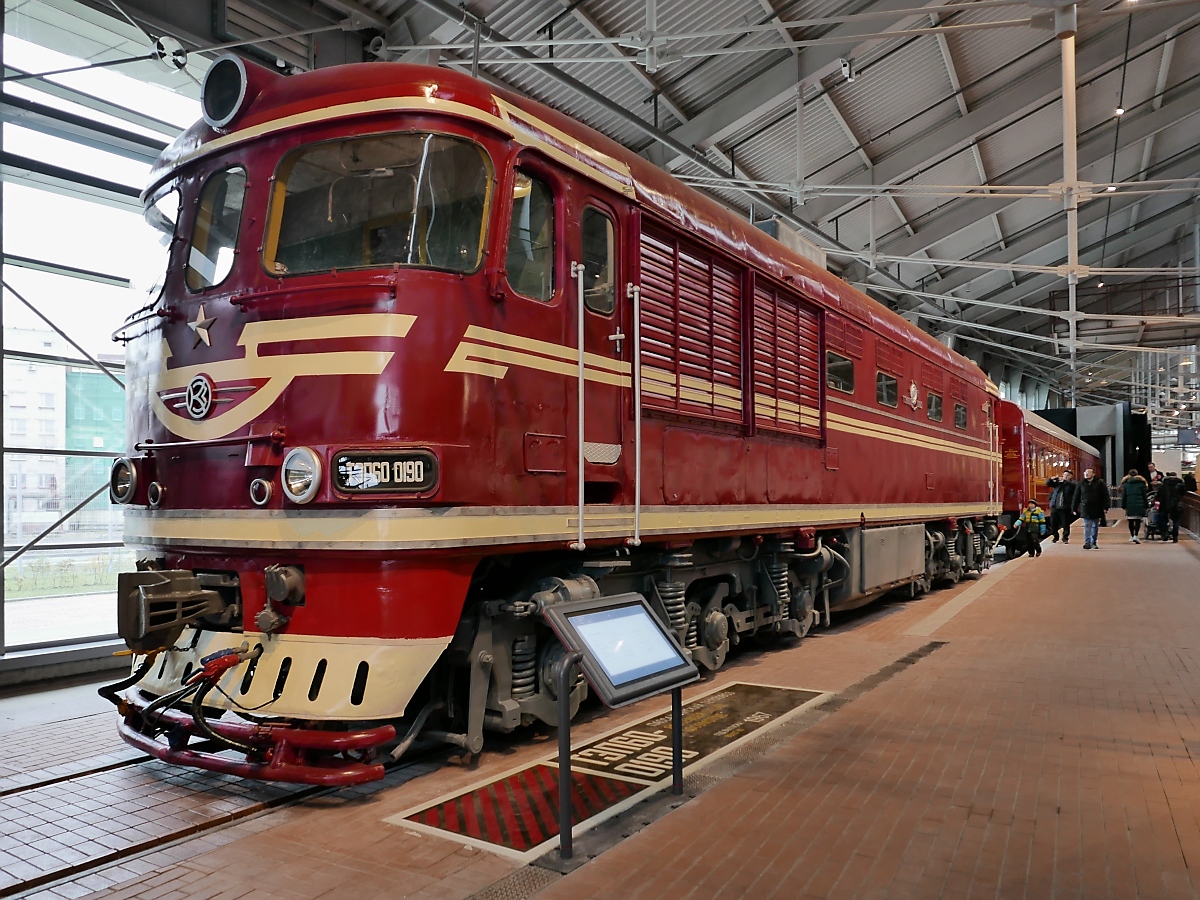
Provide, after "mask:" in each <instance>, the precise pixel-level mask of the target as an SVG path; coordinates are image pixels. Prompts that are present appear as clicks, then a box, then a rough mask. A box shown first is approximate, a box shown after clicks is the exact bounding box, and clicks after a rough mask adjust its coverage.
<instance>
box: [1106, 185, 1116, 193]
mask: <svg viewBox="0 0 1200 900" xmlns="http://www.w3.org/2000/svg"><path fill="white" fill-rule="evenodd" d="M1116 189H1117V186H1116V185H1115V184H1110V185H1109V186H1108V187H1106V188H1105V190H1106V191H1108V192H1109V193H1110V194H1111V193H1114V192H1115V191H1116Z"/></svg>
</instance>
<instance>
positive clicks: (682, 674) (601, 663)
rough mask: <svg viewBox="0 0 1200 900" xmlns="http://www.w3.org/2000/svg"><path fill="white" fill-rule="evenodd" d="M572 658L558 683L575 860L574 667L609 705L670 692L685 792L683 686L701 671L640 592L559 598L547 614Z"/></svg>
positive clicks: (562, 805) (564, 835) (563, 823)
mask: <svg viewBox="0 0 1200 900" xmlns="http://www.w3.org/2000/svg"><path fill="white" fill-rule="evenodd" d="M542 615H543V616H544V617H545V619H546V622H547V623H548V624H549V625H550V627H551V629H553V631H554V633H555V634H556V635H557V636H558V639H559V640H560V641H562V643H563V646H565V647H566V648H567V651H568V652H567V656H566V658H565V659H564V660H563V664H562V668H561V670H560V673H559V683H558V796H559V804H558V808H559V831H558V841H559V844H558V849H559V854H560V855H561V856H562V858H563V859H570V858H571V853H572V849H571V805H572V804H571V802H570V797H571V707H570V699H569V698H570V694H571V691H570V686H571V682H572V680H573V676H572V674H571V673H572V669H574V667H575V665H576V664H578V665H579V666H580V668H582V669H583V674H584V677H585V678H587V680H588V684H590V685H591V686H592V688H593V690H595V692H596V693H597V695H599V697H600V699H601V701H603V702H604V704H605V705H606V706H608V707H610V708H616V707H618V706H625V705H627V704H630V703H634V702H636V701H638V700H642V699H645V698H646V697H652V696H654V695H655V694H661V693H663V692H664V691H670V692H671V744H672V751H673V753H672V757H673V760H672V767H671V768H672V779H671V782H672V783H671V790H672V792H673V793H675V794H682V793H683V691H682V688H683V685H685V684H690V683H691V682H693V681H698V680H699V679H700V672H699V670H698V669H697V668H696V665H695V663H693V662H692V661H691V660H690V659H689V658H688V656H687V654H686V653H685V652H684V650H683V648H682V647H681V646H680V645H679V642H678V640H676V638H675V635H674V634H672V633H671V632H670V631H668V630H667V628H666V627H665V626H664V625H663V624H662V622H660V621H659V620H658V619H657V618H656V617H655V616H654V614H653V613H652V612H651V611H650V606H649V604H647V603H646V599H645V598H644V597H643V596H642V595H641V594H617V595H616V596H612V597H597V598H595V599H592V600H574V601H571V602H568V603H558V604H555V605H553V606H549V607H547V608H546V609H544V610H543V611H542Z"/></svg>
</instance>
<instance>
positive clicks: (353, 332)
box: [149, 313, 417, 441]
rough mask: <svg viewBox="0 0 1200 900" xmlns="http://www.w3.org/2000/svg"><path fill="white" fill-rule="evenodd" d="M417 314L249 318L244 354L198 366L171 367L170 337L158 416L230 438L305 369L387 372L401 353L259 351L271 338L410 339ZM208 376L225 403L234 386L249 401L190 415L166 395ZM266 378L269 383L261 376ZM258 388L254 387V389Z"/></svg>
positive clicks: (194, 436) (190, 430) (154, 401)
mask: <svg viewBox="0 0 1200 900" xmlns="http://www.w3.org/2000/svg"><path fill="white" fill-rule="evenodd" d="M416 321H417V317H416V316H412V315H401V314H396V313H363V314H359V315H345V316H310V317H308V318H304V319H278V320H270V321H263V322H247V323H246V324H245V326H243V328H242V334H241V337H239V338H238V346H239V347H244V348H245V351H246V353H245V356H244V357H243V358H242V359H221V360H214V361H212V362H207V363H200V364H198V365H190V366H179V367H178V368H169V362H170V359H171V346H170V344H168V343H167V342H166V341H165V340H164V341H163V342H162V358H161V361H160V367H159V369H158V371H152V372H151V373H150V391H149V393H150V405H151V407H152V408H153V409H154V415H155V416H156V417H157V418H158V420H159V421H160V422H162V424H163V425H165V426H166V427H167V428H169V429H170V430H171V431H172V432H173V433H175V434H177V435H179V436H180V437H182V438H186V439H187V440H189V441H202V440H208V439H211V438H218V437H224V436H225V435H227V434H232V433H233V432H234V431H237V430H238V429H239V428H241V427H243V426H244V425H246V424H248V423H249V422H251V421H253V420H254V419H256V418H257V417H258V416H260V415H262V414H263V413H264V412H265V411H266V410H267V408H268V407H270V405H271V404H272V403H274V402H275V401H276V400H278V399H279V397H280V395H282V394H283V392H284V390H286V389H287V386H288V385H290V384H291V383H292V381H293V379H295V378H299V377H301V376H305V375H376V376H377V375H380V374H381V373H382V372H383V370H384V369H385V368H387V365H388V363H389V362H391V359H392V356H393V355H394V353H393V351H391V350H330V351H321V350H315V351H312V352H308V353H286V354H272V355H267V356H259V353H258V351H259V347H261V346H262V345H264V344H279V343H284V342H295V341H309V342H313V343H315V344H316V346H318V347H319V346H320V344H319V343H317V342H320V341H325V340H330V339H341V338H403V337H406V336H407V335H408V333H409V331H410V330H412V326H413V323H414V322H416ZM199 375H204V376H206V377H208V378H210V379H212V382H213V390H214V393H215V394H217V395H218V401H217V402H220V400H221V398H220V395H221V392H222V391H226V392H228V391H229V390H230V389H231V388H236V389H237V390H239V391H245V393H244V394H240V396H244V398H245V399H242V400H241V402H239V403H236V404H235V405H233V406H232V407H230V408H229V410H228V411H224V412H223V411H221V410H220V408H219V407H216V408H215V410H214V413H213V414H212V415H210V416H209V417H208V418H205V419H199V420H196V419H190V418H187V417H185V416H181V415H179V414H178V413H176V412H173V411H172V410H171V409H169V408H168V407H167V404H166V400H165V399H164V397H163V396H162V395H163V394H167V395H168V397H169V396H170V395H171V394H172V393H178V392H179V391H181V390H183V389H185V388H187V386H188V384H189V382H191V380H192V379H193V378H195V377H197V376H199ZM256 381H262V382H264V383H261V384H257V385H255V384H253V382H256ZM247 388H250V389H251V390H246V389H247Z"/></svg>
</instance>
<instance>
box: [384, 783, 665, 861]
mask: <svg viewBox="0 0 1200 900" xmlns="http://www.w3.org/2000/svg"><path fill="white" fill-rule="evenodd" d="M571 781H572V789H571V813H572V816H571V818H572V819H573V820H574V821H575V822H582V821H584V820H586V819H590V818H592V817H593V816H597V815H599V814H600V813H602V812H604V811H605V810H606V809H608V808H609V807H611V806H615V805H616V804H618V803H620V802H621V801H622V800H625V799H628V798H629V797H632V796H633V795H634V794H636V793H637V792H638V791H641V790H644V789H645V785H644V784H637V783H634V782H631V781H624V780H621V779H617V778H608V777H606V776H602V775H592V774H590V773H588V772H572V773H571ZM558 811H559V808H558V769H557V768H555V767H553V766H549V765H543V764H540V763H539V764H538V765H534V766H530V767H529V768H528V769H522V770H521V771H519V772H514V773H513V774H512V775H509V776H508V777H507V778H502V779H500V780H498V781H493V782H492V783H490V784H486V785H484V786H483V787H480V788H476V789H475V790H473V791H470V792H468V793H466V794H460V795H459V796H457V797H454V798H452V799H450V800H447V801H445V802H444V803H439V804H437V805H436V806H431V807H429V808H427V809H423V810H421V811H420V812H417V813H414V814H413V815H410V816H407V817H405V821H408V822H414V823H416V824H418V825H425V826H428V827H430V828H438V829H441V830H443V831H450V832H453V833H455V834H460V835H463V836H465V837H469V838H474V839H475V840H480V841H487V842H488V843H489V844H496V845H498V846H500V847H508V848H509V849H510V850H517V851H521V852H523V851H525V850H529V849H531V848H533V847H536V846H537V845H538V844H541V843H543V842H545V841H548V840H550V839H551V838H554V837H557V836H558Z"/></svg>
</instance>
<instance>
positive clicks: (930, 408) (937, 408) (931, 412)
mask: <svg viewBox="0 0 1200 900" xmlns="http://www.w3.org/2000/svg"><path fill="white" fill-rule="evenodd" d="M925 409H926V415H928V416H929V420H930V421H931V422H940V421H942V396H941V394H933V393H931V394H928V395H927V396H926V397H925Z"/></svg>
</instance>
